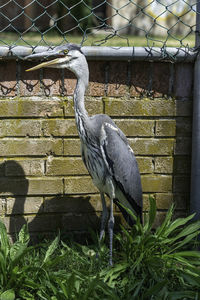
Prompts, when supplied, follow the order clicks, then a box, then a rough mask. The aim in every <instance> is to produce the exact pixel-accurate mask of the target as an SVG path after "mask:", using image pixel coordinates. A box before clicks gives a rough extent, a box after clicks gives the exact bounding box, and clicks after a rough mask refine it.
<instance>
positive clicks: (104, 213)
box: [99, 193, 108, 241]
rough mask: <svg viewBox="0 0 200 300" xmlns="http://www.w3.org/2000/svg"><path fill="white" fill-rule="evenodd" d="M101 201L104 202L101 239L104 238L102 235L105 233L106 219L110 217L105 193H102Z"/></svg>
mask: <svg viewBox="0 0 200 300" xmlns="http://www.w3.org/2000/svg"><path fill="white" fill-rule="evenodd" d="M101 202H102V215H101V230H100V237H99V240H100V241H101V240H102V237H103V235H104V232H105V226H106V221H107V218H108V210H107V206H106V200H105V197H104V194H103V193H101Z"/></svg>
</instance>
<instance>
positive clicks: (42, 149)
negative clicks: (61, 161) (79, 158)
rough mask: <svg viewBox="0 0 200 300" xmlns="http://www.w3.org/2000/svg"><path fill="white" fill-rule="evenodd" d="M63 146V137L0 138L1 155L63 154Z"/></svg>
mask: <svg viewBox="0 0 200 300" xmlns="http://www.w3.org/2000/svg"><path fill="white" fill-rule="evenodd" d="M62 148H63V146H62V140H61V139H60V140H58V139H55V140H54V139H38V138H36V139H23V138H12V139H10V138H4V139H0V156H1V157H5V154H6V156H7V157H15V156H29V155H31V156H46V155H48V154H54V155H61V154H62Z"/></svg>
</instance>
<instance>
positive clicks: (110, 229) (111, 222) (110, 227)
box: [108, 180, 115, 266]
mask: <svg viewBox="0 0 200 300" xmlns="http://www.w3.org/2000/svg"><path fill="white" fill-rule="evenodd" d="M114 198H115V192H114V186H113V183H112V181H111V180H110V218H109V220H108V232H109V265H110V266H112V250H113V228H114V216H113V199H114Z"/></svg>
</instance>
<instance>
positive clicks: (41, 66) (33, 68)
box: [26, 58, 62, 72]
mask: <svg viewBox="0 0 200 300" xmlns="http://www.w3.org/2000/svg"><path fill="white" fill-rule="evenodd" d="M61 60H62V59H61V58H55V59H53V60H50V61H45V62H43V63H41V64H39V65H37V66H35V67H32V68H30V69H27V70H26V72H29V71H35V70H38V69H41V68H45V67H49V66H53V65H56V64H59V63H61V62H62V61H61Z"/></svg>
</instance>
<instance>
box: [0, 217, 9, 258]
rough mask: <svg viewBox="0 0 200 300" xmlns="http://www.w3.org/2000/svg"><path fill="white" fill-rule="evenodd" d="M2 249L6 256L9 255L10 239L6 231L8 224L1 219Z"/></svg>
mask: <svg viewBox="0 0 200 300" xmlns="http://www.w3.org/2000/svg"><path fill="white" fill-rule="evenodd" d="M0 249H1V251H3V252H4V254H5V256H6V257H7V255H8V252H9V249H10V241H9V238H8V234H7V231H6V226H5V225H4V223H3V222H1V221H0Z"/></svg>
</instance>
